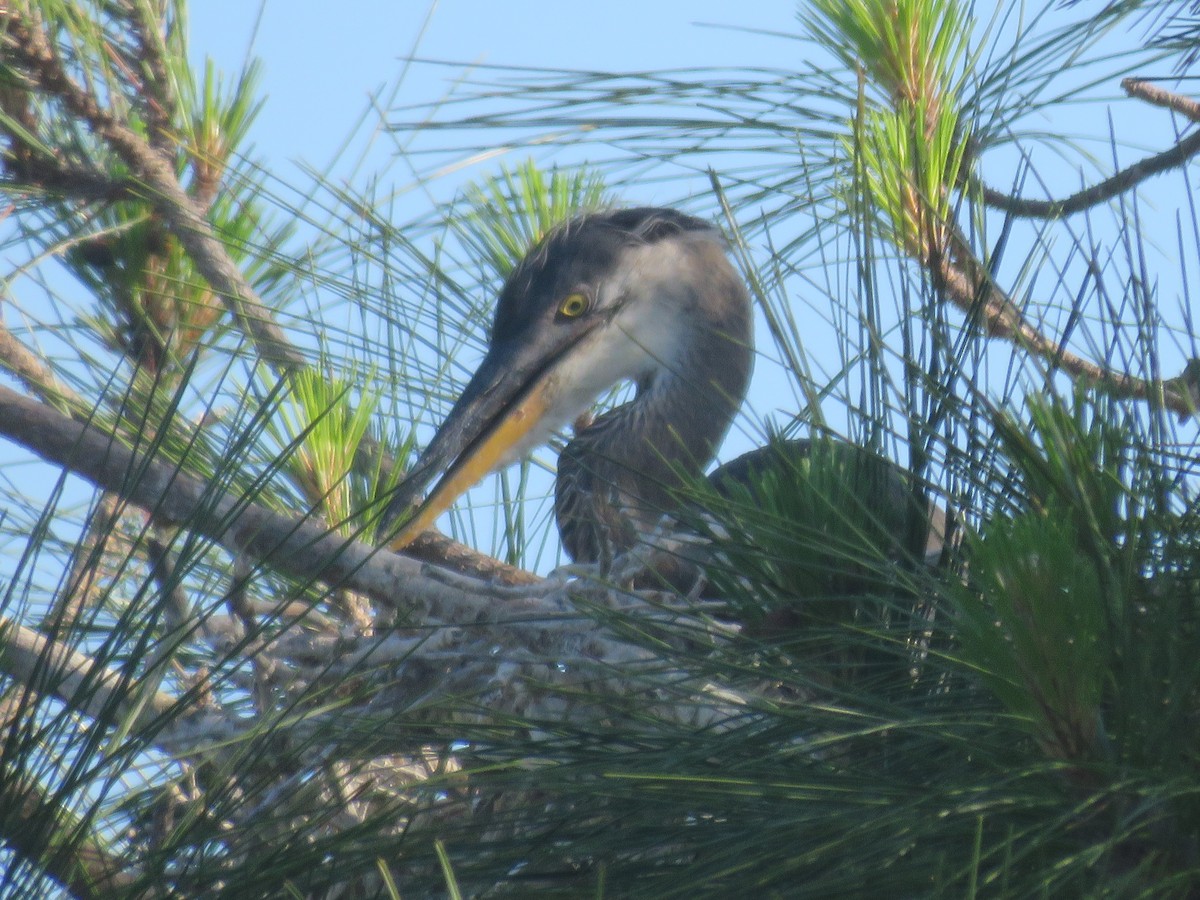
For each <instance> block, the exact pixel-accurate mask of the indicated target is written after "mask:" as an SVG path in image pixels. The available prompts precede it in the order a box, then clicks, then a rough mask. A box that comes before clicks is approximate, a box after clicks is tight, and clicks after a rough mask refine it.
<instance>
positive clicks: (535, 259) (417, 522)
mask: <svg viewBox="0 0 1200 900" xmlns="http://www.w3.org/2000/svg"><path fill="white" fill-rule="evenodd" d="M751 325H752V323H751V311H750V301H749V297H748V295H747V293H746V289H745V287H744V285H743V284H742V282H741V279H740V278H739V277H738V275H737V273H736V272H735V270H734V268H733V266H732V265H731V264H730V262H729V259H728V257H727V256H726V254H725V248H724V245H723V242H722V239H721V236H720V233H719V232H718V231H717V230H716V229H715V228H713V227H712V226H711V225H709V224H707V223H706V222H703V221H701V220H700V219H696V218H693V217H691V216H687V215H684V214H682V213H679V212H676V211H674V210H670V209H660V208H638V209H625V210H615V211H608V212H599V213H588V214H585V215H582V216H579V217H577V218H575V219H572V220H570V221H568V222H566V223H565V224H563V225H561V226H559V227H558V228H556V229H554V230H553V231H551V232H550V233H549V234H547V235H546V237H545V238H544V239H543V240H542V241H541V242H540V243H539V244H538V245H537V246H536V247H535V248H534V249H533V250H532V251H531V252H530V253H529V254H528V255H527V256H526V257H525V259H524V260H522V261H521V263H520V264H519V265H518V266H517V267H516V269H514V270H513V272H512V274H511V275H510V276H509V278H508V280H507V282H506V283H505V285H504V288H503V290H502V292H501V294H500V299H499V302H498V304H497V307H496V316H495V321H494V324H493V328H492V334H491V338H490V341H489V344H488V351H487V354H486V355H485V357H484V360H483V362H482V363H481V364H480V367H479V369H478V370H477V371H476V373H475V375H474V376H473V377H472V378H471V380H470V382H469V383H468V384H467V387H466V388H465V390H464V391H463V393H462V395H461V396H460V397H459V399H458V401H457V402H456V403H455V404H454V407H453V408H452V409H451V411H450V414H449V415H448V416H447V418H446V420H445V422H444V423H443V424H442V426H441V428H439V429H438V431H437V433H436V434H435V435H434V438H433V440H432V441H431V442H430V444H429V446H428V448H427V449H426V450H425V452H424V453H423V454H422V455H421V457H420V459H419V460H418V461H417V463H416V465H415V466H414V468H413V471H412V472H411V473H410V475H409V476H408V478H406V480H405V482H404V483H403V484H402V485H401V486H400V488H399V489H398V491H397V494H396V495H395V497H394V498H393V500H392V502H391V503H390V505H389V509H388V513H389V515H395V514H397V513H400V512H402V511H405V510H408V509H410V508H412V507H413V506H414V505H415V501H416V500H417V498H418V497H419V496H420V495H421V493H422V492H424V491H425V489H426V488H427V487H428V485H429V484H430V483H431V482H432V481H433V480H434V478H435V477H437V476H439V475H440V478H438V480H437V482H436V484H435V486H434V487H433V489H432V490H431V491H430V492H429V495H428V497H427V498H426V500H425V501H424V502H423V503H422V504H421V505H420V506H419V507H418V510H417V512H416V514H415V515H414V516H413V517H412V519H410V520H409V522H408V523H407V524H406V525H405V526H404V528H402V529H401V531H400V532H399V534H398V535H397V536H396V538H395V539H394V541H393V544H392V546H393V547H394V548H397V547H400V546H403V545H404V544H406V543H407V542H408V541H410V540H411V539H412V538H413V537H415V536H416V534H418V533H420V531H422V530H424V529H425V528H426V527H428V526H429V525H431V524H432V522H433V520H434V519H435V518H436V517H437V516H438V515H439V514H440V513H441V512H442V511H443V510H444V509H445V508H446V507H448V506H449V505H450V504H451V503H453V502H454V500H455V499H456V498H457V497H458V496H459V495H460V494H461V493H463V492H464V491H465V490H467V489H468V488H470V487H471V486H472V485H473V484H474V483H475V482H476V481H478V480H479V479H480V478H481V477H482V476H483V475H485V474H486V473H487V472H489V471H491V470H493V469H496V468H499V467H501V466H504V465H507V464H508V463H509V462H511V461H513V460H515V459H517V458H519V457H520V456H522V455H523V454H525V453H527V452H528V451H530V450H532V449H533V448H534V447H536V446H538V445H540V444H542V443H544V442H545V441H546V439H547V438H548V437H549V435H550V434H552V433H553V432H554V431H555V430H557V429H559V428H561V427H562V426H563V425H565V424H566V423H568V422H570V421H572V420H575V419H577V418H578V417H579V416H580V414H581V413H583V412H585V411H586V410H587V409H589V408H590V407H591V405H592V404H593V403H594V402H595V400H596V398H597V397H598V396H600V395H601V394H602V393H604V392H605V391H607V390H608V389H609V388H611V387H613V386H614V385H616V384H619V383H622V382H626V381H628V382H632V383H633V384H634V385H635V388H636V393H635V395H634V397H633V399H631V400H630V401H629V402H627V403H625V404H623V405H621V406H618V407H616V408H615V409H612V410H610V411H608V412H606V413H604V414H603V415H601V416H599V417H598V418H596V419H595V421H593V422H591V423H590V424H588V425H586V426H585V427H582V428H579V429H578V430H577V431H576V434H575V436H574V438H573V439H572V440H571V441H570V442H569V443H568V444H567V446H566V448H565V449H564V451H563V453H562V455H561V457H560V459H559V471H558V478H557V481H556V488H555V504H554V506H555V516H556V519H557V521H558V526H559V532H560V535H561V537H562V542H563V546H564V548H565V549H566V551H567V553H568V554H570V556H571V557H572V558H573V559H575V560H576V561H580V562H604V561H606V560H609V559H611V557H612V555H613V554H614V553H616V552H619V551H621V550H624V549H627V548H628V547H630V546H631V545H632V544H633V543H634V542H635V541H636V539H637V536H638V534H640V533H642V532H643V531H645V530H646V529H647V528H648V527H650V526H651V525H652V524H653V523H654V522H656V521H657V520H658V519H659V518H660V517H661V516H662V514H663V513H664V512H668V511H670V510H671V509H672V507H673V506H674V501H673V499H672V498H673V492H674V491H675V489H676V488H677V487H678V486H679V485H680V484H682V483H684V482H686V481H687V480H688V479H690V478H693V477H695V476H698V475H699V474H700V473H702V472H703V471H704V469H705V468H706V467H707V465H708V464H709V462H711V461H712V459H713V457H714V455H715V454H716V450H717V447H718V445H719V444H720V442H721V440H722V439H723V437H724V435H725V432H726V431H727V430H728V428H729V425H730V423H731V422H732V420H733V417H734V415H735V413H736V411H737V409H738V407H739V406H740V405H741V402H742V400H743V398H744V397H745V393H746V389H747V386H748V384H749V380H750V371H751V365H752V359H753V343H752V341H753V335H752V327H751Z"/></svg>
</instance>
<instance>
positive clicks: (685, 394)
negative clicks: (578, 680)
mask: <svg viewBox="0 0 1200 900" xmlns="http://www.w3.org/2000/svg"><path fill="white" fill-rule="evenodd" d="M689 338H690V339H689V340H687V341H686V342H685V344H686V346H687V351H686V352H685V353H683V354H681V355H680V357H679V358H678V359H676V360H674V361H673V364H671V365H669V366H668V365H665V364H664V365H663V366H661V367H660V368H659V369H658V370H657V371H655V372H654V373H653V374H651V375H650V376H649V377H647V378H646V379H645V380H644V381H643V382H642V383H641V384H639V385H638V393H637V396H635V397H634V398H633V399H632V400H630V401H629V402H628V403H625V404H623V405H621V406H619V407H617V408H616V409H613V410H610V411H609V412H607V413H605V414H604V415H601V416H600V417H598V418H597V419H596V421H595V422H594V423H592V424H591V425H590V426H589V427H587V428H585V429H583V430H582V431H580V432H579V433H578V434H577V435H576V436H575V438H574V439H573V440H571V441H570V442H569V443H568V444H567V446H566V448H565V449H564V450H563V453H562V455H561V456H560V458H559V472H558V480H557V483H556V496H555V512H556V515H557V517H558V521H559V530H560V533H561V536H562V539H563V545H564V546H565V547H566V549H567V551H568V552H569V553H570V554H571V556H572V557H573V558H574V559H576V560H586V561H600V560H602V559H604V558H606V557H607V556H610V555H611V553H612V552H615V551H619V550H622V549H627V548H628V547H630V546H632V545H633V544H634V543H635V542H636V540H637V536H638V534H639V533H641V532H643V531H645V530H647V529H648V528H650V527H651V526H653V524H654V523H655V522H657V521H658V519H659V518H660V517H661V516H662V515H663V514H664V513H666V512H670V511H671V510H672V509H674V508H675V506H676V502H675V492H676V491H677V489H678V488H679V487H680V486H681V485H682V484H684V483H686V482H687V481H689V480H690V479H692V478H694V477H696V476H699V475H700V474H702V473H703V471H704V469H705V468H706V467H707V466H708V464H709V463H710V462H711V461H712V459H713V458H714V456H715V455H716V451H717V448H718V446H719V445H720V443H721V440H722V439H723V438H724V436H725V433H726V431H728V429H729V425H730V423H731V422H732V421H733V417H734V415H735V414H736V412H737V408H738V406H739V405H740V403H741V401H742V398H743V396H744V395H745V392H746V387H747V383H748V381H749V376H750V365H751V353H750V349H749V343H748V338H746V337H744V335H743V334H742V333H736V337H735V336H734V335H730V334H729V333H728V332H723V331H717V330H714V329H707V330H701V329H697V333H696V334H693V335H690V336H689Z"/></svg>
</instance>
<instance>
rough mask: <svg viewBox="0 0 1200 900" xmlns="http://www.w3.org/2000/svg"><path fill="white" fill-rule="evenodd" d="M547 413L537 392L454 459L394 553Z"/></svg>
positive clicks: (396, 542) (393, 546)
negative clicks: (473, 445)
mask: <svg viewBox="0 0 1200 900" xmlns="http://www.w3.org/2000/svg"><path fill="white" fill-rule="evenodd" d="M545 412H546V401H545V394H544V392H542V391H536V390H535V391H533V392H531V393H530V394H529V395H528V396H527V397H525V398H524V399H523V400H521V401H520V402H519V403H518V404H517V405H516V406H515V407H513V409H512V410H510V411H509V412H508V414H506V415H505V416H504V417H503V418H501V419H500V421H499V424H497V425H496V426H495V427H494V428H493V429H492V431H491V432H490V433H489V434H487V436H486V437H484V438H483V440H481V441H479V443H478V445H477V446H475V447H474V448H469V449H467V450H465V451H464V452H463V453H462V454H461V455H460V456H459V457H458V458H457V459H455V460H454V462H453V463H452V464H451V466H450V468H449V469H447V470H446V474H445V475H443V476H442V478H441V480H440V481H439V482H438V484H437V487H435V488H434V489H433V491H432V492H431V493H430V494H429V496H428V497H427V498H426V499H425V500H424V502H422V503H421V505H420V506H419V507H418V508H417V511H416V513H415V514H414V515H413V517H412V518H411V519H409V520H408V521H407V522H406V523H405V524H404V526H403V527H402V528H401V529H400V531H399V532H397V534H396V536H395V537H394V538H392V540H391V542H390V543H389V544H388V548H389V549H390V550H393V551H399V550H403V549H404V548H405V547H407V546H408V545H409V544H411V543H412V542H413V541H414V540H415V539H416V538H417V536H418V535H420V534H421V533H422V532H424V531H426V530H427V529H428V528H430V527H431V526H432V525H433V523H434V522H435V521H436V520H437V517H438V516H440V515H441V514H442V513H443V512H445V511H446V510H447V509H448V508H449V507H450V505H451V504H452V503H454V501H455V500H457V499H458V498H459V497H460V496H462V495H463V494H464V493H466V491H468V490H469V489H470V488H472V487H474V486H475V484H476V483H478V482H479V480H480V479H482V478H483V476H485V475H486V474H488V472H490V471H492V469H494V468H495V467H496V466H497V465H498V464H499V463H500V462H501V461H502V460H503V459H504V456H505V454H506V453H507V452H508V451H509V450H511V449H512V448H513V447H514V446H516V445H517V443H518V442H519V441H520V440H521V439H522V438H524V437H525V436H526V435H527V434H529V432H530V431H532V430H533V428H534V427H535V426H536V425H537V424H538V422H539V421H540V420H541V419H542V417H543V415H544V414H545Z"/></svg>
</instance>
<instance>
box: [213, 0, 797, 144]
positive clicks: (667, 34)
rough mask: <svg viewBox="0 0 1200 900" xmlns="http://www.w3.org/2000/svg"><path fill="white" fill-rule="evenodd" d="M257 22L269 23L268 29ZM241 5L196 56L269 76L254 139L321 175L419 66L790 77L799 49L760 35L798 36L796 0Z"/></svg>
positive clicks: (434, 94)
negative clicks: (766, 72) (381, 94)
mask: <svg viewBox="0 0 1200 900" xmlns="http://www.w3.org/2000/svg"><path fill="white" fill-rule="evenodd" d="M260 9H261V11H262V15H261V19H260V17H259V12H260ZM334 9H336V13H333V12H331V7H330V4H328V3H321V2H316V0H273V2H267V3H266V4H265V5H264V6H262V7H260V6H259V4H257V3H253V2H251V3H246V2H241V0H209V2H202V3H194V4H192V5H191V12H190V34H191V47H192V53H193V55H194V57H196V58H200V57H202V56H203V55H208V56H210V57H212V58H213V59H214V60H215V61H216V62H217V64H218V66H219V67H220V68H222V69H223V70H224V71H226V72H236V71H238V69H239V68H240V66H241V62H242V60H243V59H244V58H245V55H246V52H247V45H248V43H249V41H250V37H251V35H252V34H254V33H255V23H256V21H257V22H258V30H257V35H256V38H255V41H254V47H253V52H254V54H255V55H256V56H258V57H260V58H261V59H262V60H263V62H264V64H265V71H264V90H265V93H266V94H267V98H268V99H267V105H266V107H265V108H264V110H263V113H262V114H261V117H260V119H259V121H258V126H257V128H256V129H255V133H256V143H257V145H258V147H259V149H260V150H261V151H262V152H263V153H264V154H265V155H266V156H267V157H268V158H269V159H271V160H273V161H275V162H284V161H287V160H292V159H304V160H305V161H307V162H309V163H312V164H314V165H317V166H321V165H323V164H324V163H325V162H326V161H327V160H328V159H329V157H330V155H331V154H332V153H333V152H334V151H335V149H336V148H337V147H338V145H339V144H340V142H341V140H342V138H344V136H345V135H346V134H347V133H349V131H350V130H351V128H352V127H353V126H354V124H355V122H357V121H358V117H359V115H360V114H361V112H362V109H363V107H364V105H365V103H366V101H367V98H368V96H369V95H370V94H371V92H372V91H374V90H376V89H378V88H380V87H382V86H383V85H384V84H386V83H390V82H392V81H393V80H394V79H395V78H396V77H397V75H398V74H399V72H400V71H401V68H402V59H403V58H405V57H407V56H409V55H410V54H413V53H414V51H415V55H417V56H419V57H422V58H426V59H437V60H447V61H452V62H461V63H464V64H471V63H491V64H504V65H519V66H540V67H548V68H589V69H598V70H603V71H613V72H621V71H630V72H635V71H645V70H650V69H659V68H675V67H687V66H698V67H699V66H724V65H729V66H744V65H766V66H780V67H787V66H789V65H794V63H795V54H796V53H797V52H798V47H797V45H796V43H795V42H794V41H790V40H787V39H786V38H780V37H772V36H770V35H763V34H755V33H753V32H754V31H755V30H759V31H774V32H788V33H790V32H794V31H796V30H797V29H796V4H795V2H794V0H755V2H753V3H745V4H736V5H735V4H730V3H728V2H720V0H692V2H678V0H669V2H661V0H658V2H656V0H649V2H647V0H642V2H636V0H606V2H603V3H590V4H565V3H547V2H544V0H543V2H539V0H511V2H504V3H491V2H483V0H441V2H438V3H435V4H432V5H428V4H420V3H395V2H385V0H347V2H345V3H343V4H340V5H337V6H335V7H334ZM451 77H452V75H451V71H449V70H444V69H443V70H431V69H428V68H422V67H415V68H414V69H412V70H411V71H410V73H409V75H408V76H407V77H406V79H405V82H404V86H403V90H402V93H401V95H400V99H401V101H402V102H407V103H419V102H426V101H432V100H435V99H437V98H438V97H440V96H441V95H442V94H443V93H444V92H445V91H446V90H447V87H448V85H449V84H450V80H451Z"/></svg>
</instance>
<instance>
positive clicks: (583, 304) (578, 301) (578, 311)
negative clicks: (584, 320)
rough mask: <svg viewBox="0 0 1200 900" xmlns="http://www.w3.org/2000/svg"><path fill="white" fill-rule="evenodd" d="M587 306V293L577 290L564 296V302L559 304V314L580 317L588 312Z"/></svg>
mask: <svg viewBox="0 0 1200 900" xmlns="http://www.w3.org/2000/svg"><path fill="white" fill-rule="evenodd" d="M587 308H588V298H587V295H586V294H581V293H579V292H578V291H575V292H574V293H572V294H567V296H565V297H563V301H562V303H560V304H558V314H559V315H560V316H562V317H563V318H564V319H578V318H579V317H580V316H582V315H583V314H584V313H585V312H587Z"/></svg>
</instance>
